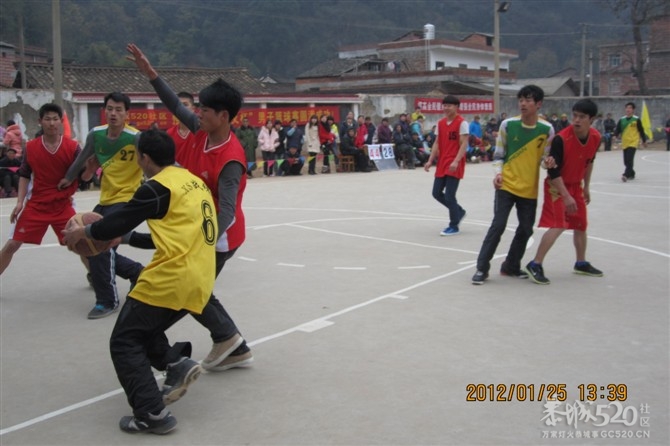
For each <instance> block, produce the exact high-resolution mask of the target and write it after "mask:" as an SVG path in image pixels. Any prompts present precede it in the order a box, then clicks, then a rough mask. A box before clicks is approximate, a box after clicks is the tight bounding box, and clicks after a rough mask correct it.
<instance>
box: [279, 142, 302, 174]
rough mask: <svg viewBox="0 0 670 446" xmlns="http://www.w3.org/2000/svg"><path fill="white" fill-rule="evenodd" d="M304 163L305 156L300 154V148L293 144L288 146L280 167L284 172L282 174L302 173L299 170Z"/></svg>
mask: <svg viewBox="0 0 670 446" xmlns="http://www.w3.org/2000/svg"><path fill="white" fill-rule="evenodd" d="M304 165H305V158H304V157H303V156H301V155H300V149H298V148H297V147H295V146H289V148H288V151H287V152H286V157H285V158H284V162H283V163H282V165H281V166H280V169H281V170H282V171H283V172H284V175H302V173H300V171H301V170H302V166H304Z"/></svg>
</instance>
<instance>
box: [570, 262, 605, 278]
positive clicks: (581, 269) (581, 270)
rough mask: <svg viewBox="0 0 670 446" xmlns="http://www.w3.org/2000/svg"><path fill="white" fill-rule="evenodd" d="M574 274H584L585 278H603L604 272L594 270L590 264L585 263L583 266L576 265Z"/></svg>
mask: <svg viewBox="0 0 670 446" xmlns="http://www.w3.org/2000/svg"><path fill="white" fill-rule="evenodd" d="M574 272H575V274H583V275H585V276H592V277H602V276H603V272H602V271H600V270H599V269H598V268H594V267H593V265H591V264H590V263H589V262H585V263H583V264H581V265H577V264H576V263H575V269H574Z"/></svg>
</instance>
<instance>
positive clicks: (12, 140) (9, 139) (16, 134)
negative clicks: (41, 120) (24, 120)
mask: <svg viewBox="0 0 670 446" xmlns="http://www.w3.org/2000/svg"><path fill="white" fill-rule="evenodd" d="M2 143H3V144H4V145H5V148H6V149H14V151H15V152H16V157H17V158H19V159H21V154H22V153H23V143H24V141H23V132H21V127H19V125H18V124H17V123H16V122H14V121H12V120H11V119H10V120H9V121H7V128H6V129H5V136H4V138H3V139H2Z"/></svg>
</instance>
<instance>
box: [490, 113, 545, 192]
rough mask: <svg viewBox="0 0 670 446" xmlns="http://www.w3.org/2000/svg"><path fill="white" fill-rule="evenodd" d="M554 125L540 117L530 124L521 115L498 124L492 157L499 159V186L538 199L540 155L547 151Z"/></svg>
mask: <svg viewBox="0 0 670 446" xmlns="http://www.w3.org/2000/svg"><path fill="white" fill-rule="evenodd" d="M553 137H554V128H553V127H552V125H551V124H550V123H548V122H547V121H545V120H543V119H538V121H537V123H536V124H535V126H533V127H529V126H527V125H525V124H524V123H523V122H522V121H521V117H520V116H516V117H513V118H509V119H506V120H504V121H503V122H502V124H501V125H500V130H499V132H498V138H497V139H496V149H495V153H494V159H496V160H502V162H503V165H502V172H501V173H502V178H503V185H502V189H503V190H506V191H507V192H509V193H511V194H514V195H517V196H519V197H523V198H532V199H537V191H538V184H539V178H540V163H541V162H542V157H543V156H544V155H546V154H548V153H549V148H550V147H551V139H552V138H553Z"/></svg>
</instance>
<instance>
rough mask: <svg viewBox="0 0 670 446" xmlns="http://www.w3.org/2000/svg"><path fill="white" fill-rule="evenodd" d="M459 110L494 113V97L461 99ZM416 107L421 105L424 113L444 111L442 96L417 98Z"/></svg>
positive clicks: (463, 111) (462, 111) (473, 112)
mask: <svg viewBox="0 0 670 446" xmlns="http://www.w3.org/2000/svg"><path fill="white" fill-rule="evenodd" d="M458 99H459V100H460V101H461V105H460V107H459V108H458V112H459V113H461V114H472V115H474V114H479V113H482V114H486V113H493V99H461V98H458ZM414 107H421V113H423V114H438V113H442V112H443V110H442V98H416V99H415V100H414Z"/></svg>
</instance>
